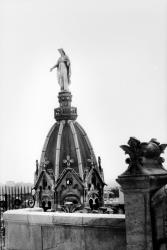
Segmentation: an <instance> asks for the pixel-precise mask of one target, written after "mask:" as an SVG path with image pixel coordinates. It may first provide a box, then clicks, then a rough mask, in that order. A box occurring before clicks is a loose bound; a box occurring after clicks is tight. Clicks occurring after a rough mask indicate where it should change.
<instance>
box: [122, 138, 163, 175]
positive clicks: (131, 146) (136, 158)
mask: <svg viewBox="0 0 167 250" xmlns="http://www.w3.org/2000/svg"><path fill="white" fill-rule="evenodd" d="M120 147H121V148H122V149H123V150H124V152H125V154H128V155H129V157H128V158H127V159H126V160H125V162H126V163H127V164H129V168H128V169H127V171H126V172H128V173H131V174H132V173H133V174H138V173H140V172H141V167H142V166H143V159H144V158H145V159H152V160H156V162H157V163H159V165H160V166H161V165H162V162H164V159H163V158H162V157H160V155H161V154H162V153H163V152H164V150H165V148H166V147H167V144H160V143H159V142H158V141H157V140H156V139H154V138H153V139H151V140H150V141H149V142H142V143H141V142H140V141H139V140H138V139H136V138H135V137H130V139H129V141H128V145H122V146H120Z"/></svg>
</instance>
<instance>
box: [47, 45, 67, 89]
mask: <svg viewBox="0 0 167 250" xmlns="http://www.w3.org/2000/svg"><path fill="white" fill-rule="evenodd" d="M58 51H59V53H60V55H61V56H60V58H59V59H58V61H57V64H56V65H54V66H53V67H52V68H51V69H50V71H52V70H53V69H55V68H57V78H58V83H59V85H60V87H61V91H69V89H68V86H69V84H70V76H71V65H70V64H71V63H70V60H69V58H68V56H67V55H66V54H65V52H64V50H63V49H58Z"/></svg>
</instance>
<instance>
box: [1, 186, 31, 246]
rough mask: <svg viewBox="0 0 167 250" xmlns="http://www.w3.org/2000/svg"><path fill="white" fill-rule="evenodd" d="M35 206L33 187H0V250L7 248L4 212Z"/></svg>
mask: <svg viewBox="0 0 167 250" xmlns="http://www.w3.org/2000/svg"><path fill="white" fill-rule="evenodd" d="M33 206H34V198H33V196H32V194H31V187H6V186H5V187H0V250H4V249H5V225H4V221H3V213H4V212H5V211H7V210H11V209H19V208H26V207H33Z"/></svg>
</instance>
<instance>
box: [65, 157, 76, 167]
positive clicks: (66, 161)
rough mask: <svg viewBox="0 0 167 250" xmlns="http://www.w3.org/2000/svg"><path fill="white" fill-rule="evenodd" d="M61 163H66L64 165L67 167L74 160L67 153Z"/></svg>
mask: <svg viewBox="0 0 167 250" xmlns="http://www.w3.org/2000/svg"><path fill="white" fill-rule="evenodd" d="M63 163H65V164H66V167H67V168H70V167H71V163H74V160H73V159H70V156H69V155H67V156H66V159H65V160H63Z"/></svg>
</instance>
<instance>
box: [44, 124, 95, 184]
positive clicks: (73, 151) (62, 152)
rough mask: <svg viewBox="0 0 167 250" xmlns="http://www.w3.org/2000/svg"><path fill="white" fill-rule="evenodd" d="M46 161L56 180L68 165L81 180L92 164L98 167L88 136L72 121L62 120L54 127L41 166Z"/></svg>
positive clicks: (47, 140)
mask: <svg viewBox="0 0 167 250" xmlns="http://www.w3.org/2000/svg"><path fill="white" fill-rule="evenodd" d="M67 158H69V159H67ZM46 159H47V161H48V162H49V165H50V168H52V170H53V173H54V175H55V180H57V179H58V178H59V176H60V175H61V173H62V172H63V170H64V169H65V168H66V167H67V164H70V167H72V168H73V169H74V170H75V172H76V173H78V174H79V176H80V177H81V179H83V175H84V170H85V169H87V168H89V167H90V166H91V164H93V165H94V167H96V166H97V162H96V158H95V156H94V152H93V149H92V146H91V143H90V141H89V139H88V136H87V134H86V133H85V131H84V129H83V128H82V127H81V126H80V125H79V123H78V122H76V121H72V120H62V121H59V122H56V123H55V124H54V125H53V126H52V128H51V129H50V131H49V133H48V135H47V137H46V140H45V143H44V147H43V151H42V155H41V161H40V165H42V163H43V162H44V161H45V160H46Z"/></svg>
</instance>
